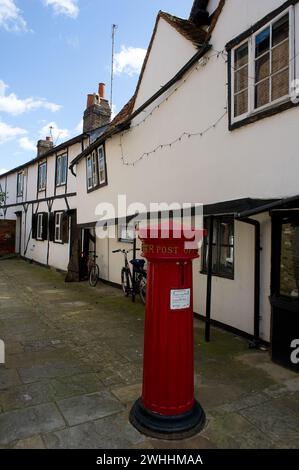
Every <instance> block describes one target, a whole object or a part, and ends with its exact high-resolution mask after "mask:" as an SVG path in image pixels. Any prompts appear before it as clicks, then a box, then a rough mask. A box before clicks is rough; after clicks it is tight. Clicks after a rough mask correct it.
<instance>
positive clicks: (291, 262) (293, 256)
mask: <svg viewBox="0 0 299 470" xmlns="http://www.w3.org/2000/svg"><path fill="white" fill-rule="evenodd" d="M280 263H281V267H280V293H281V295H286V296H288V297H292V298H298V297H299V224H296V225H295V224H285V225H283V227H282V240H281V260H280Z"/></svg>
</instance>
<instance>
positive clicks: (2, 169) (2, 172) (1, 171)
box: [0, 168, 8, 175]
mask: <svg viewBox="0 0 299 470" xmlns="http://www.w3.org/2000/svg"><path fill="white" fill-rule="evenodd" d="M7 171H8V170H6V169H5V168H1V170H0V175H3V174H4V173H6V172H7Z"/></svg>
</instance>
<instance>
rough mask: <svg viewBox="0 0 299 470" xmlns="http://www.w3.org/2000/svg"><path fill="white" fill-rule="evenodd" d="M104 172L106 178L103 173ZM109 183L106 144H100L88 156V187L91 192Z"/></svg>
mask: <svg viewBox="0 0 299 470" xmlns="http://www.w3.org/2000/svg"><path fill="white" fill-rule="evenodd" d="M102 174H104V178H102V177H101V175H102ZM107 185H108V179H107V162H106V149H105V145H104V144H103V145H100V146H99V147H97V148H96V149H94V150H93V151H92V153H91V154H90V155H88V156H87V157H86V187H87V192H88V193H90V192H92V191H95V190H96V189H99V188H102V187H104V186H107Z"/></svg>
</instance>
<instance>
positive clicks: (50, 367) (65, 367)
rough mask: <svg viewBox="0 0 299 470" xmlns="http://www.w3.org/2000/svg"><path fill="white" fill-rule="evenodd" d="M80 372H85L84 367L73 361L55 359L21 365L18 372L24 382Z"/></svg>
mask: <svg viewBox="0 0 299 470" xmlns="http://www.w3.org/2000/svg"><path fill="white" fill-rule="evenodd" d="M80 372H86V369H85V368H84V367H80V366H79V365H78V364H76V363H74V362H66V361H57V362H50V363H44V364H36V365H33V366H31V367H25V368H23V367H21V368H20V369H19V374H20V377H21V379H22V381H23V382H24V383H30V382H36V381H39V380H41V379H51V378H55V377H67V376H71V375H74V374H78V373H80Z"/></svg>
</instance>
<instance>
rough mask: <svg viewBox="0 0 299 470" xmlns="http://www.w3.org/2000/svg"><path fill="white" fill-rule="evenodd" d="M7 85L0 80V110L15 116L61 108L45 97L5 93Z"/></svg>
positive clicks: (53, 110)
mask: <svg viewBox="0 0 299 470" xmlns="http://www.w3.org/2000/svg"><path fill="white" fill-rule="evenodd" d="M0 1H1V0H0ZM7 88H8V85H6V83H4V82H3V80H0V111H3V112H5V113H8V114H12V115H14V116H17V115H19V114H23V113H26V112H28V111H35V110H36V109H39V108H43V109H47V110H48V111H51V112H52V113H55V112H56V111H59V110H60V109H61V106H60V105H59V104H55V103H51V102H49V101H47V100H46V99H45V98H32V97H30V98H25V99H23V100H22V99H20V98H18V97H17V95H16V94H15V93H10V94H9V95H7V94H6V89H7Z"/></svg>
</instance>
